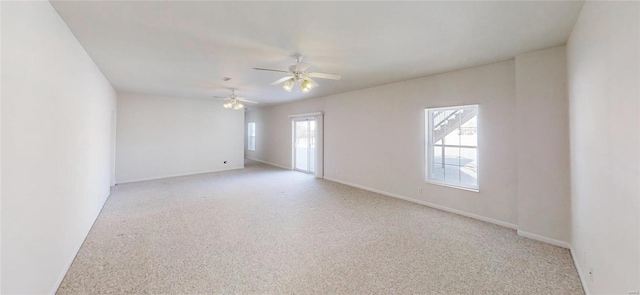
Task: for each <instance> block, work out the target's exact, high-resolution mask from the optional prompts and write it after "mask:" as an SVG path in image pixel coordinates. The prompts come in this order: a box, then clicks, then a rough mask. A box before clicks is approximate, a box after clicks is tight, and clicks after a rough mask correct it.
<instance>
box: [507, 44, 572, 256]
mask: <svg viewBox="0 0 640 295" xmlns="http://www.w3.org/2000/svg"><path fill="white" fill-rule="evenodd" d="M515 60H516V109H517V112H516V113H517V132H516V134H517V146H518V162H517V166H518V174H517V175H518V186H517V187H518V191H517V195H518V232H519V233H520V234H523V235H537V236H541V237H545V238H547V239H551V240H547V241H548V242H551V243H555V244H558V245H562V246H565V247H567V248H568V247H569V244H570V242H571V184H570V173H569V169H570V164H569V102H568V98H567V70H566V48H565V47H564V46H561V47H555V48H550V49H546V50H540V51H536V52H532V53H528V54H523V55H518V56H516V59H515Z"/></svg>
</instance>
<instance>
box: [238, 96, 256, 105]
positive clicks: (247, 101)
mask: <svg viewBox="0 0 640 295" xmlns="http://www.w3.org/2000/svg"><path fill="white" fill-rule="evenodd" d="M236 99H237V100H239V101H241V102H246V103H252V104H259V102H257V101H253V100H248V99H246V98H242V97H238V98H236Z"/></svg>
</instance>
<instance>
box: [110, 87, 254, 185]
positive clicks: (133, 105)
mask: <svg viewBox="0 0 640 295" xmlns="http://www.w3.org/2000/svg"><path fill="white" fill-rule="evenodd" d="M117 117H118V127H117V140H116V145H117V148H116V150H117V153H116V182H118V183H122V182H130V181H138V180H146V179H155V178H164V177H171V176H178V175H188V174H196V173H205V172H213V171H222V170H229V169H237V168H243V167H244V157H243V145H244V134H245V132H244V111H233V110H227V109H224V108H223V107H222V102H220V101H213V100H196V99H185V98H173V97H160V96H152V95H137V94H120V95H119V96H118V115H117ZM224 161H227V164H224V163H223V162H224Z"/></svg>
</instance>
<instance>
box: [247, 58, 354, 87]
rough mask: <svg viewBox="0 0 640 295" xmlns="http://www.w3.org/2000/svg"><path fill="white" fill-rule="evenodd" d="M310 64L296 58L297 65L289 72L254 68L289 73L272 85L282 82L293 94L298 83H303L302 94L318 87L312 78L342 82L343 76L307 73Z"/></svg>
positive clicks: (260, 69)
mask: <svg viewBox="0 0 640 295" xmlns="http://www.w3.org/2000/svg"><path fill="white" fill-rule="evenodd" d="M308 67H309V65H308V64H306V63H303V62H302V56H301V55H297V56H296V64H295V65H291V66H289V70H288V71H283V70H273V69H263V68H253V69H254V70H258V71H269V72H278V73H287V74H288V75H287V76H286V77H284V78H282V79H278V80H276V81H275V82H273V83H271V85H277V84H280V83H282V82H284V84H283V85H282V88H284V90H286V91H287V92H291V90H292V89H293V86H294V85H295V84H296V82H298V81H302V82H301V83H300V88H301V89H302V92H304V93H307V92H309V91H311V89H313V88H315V87H316V86H318V83H316V82H315V81H313V80H312V79H311V78H320V79H330V80H340V79H342V76H340V75H336V74H325V73H307V68H308Z"/></svg>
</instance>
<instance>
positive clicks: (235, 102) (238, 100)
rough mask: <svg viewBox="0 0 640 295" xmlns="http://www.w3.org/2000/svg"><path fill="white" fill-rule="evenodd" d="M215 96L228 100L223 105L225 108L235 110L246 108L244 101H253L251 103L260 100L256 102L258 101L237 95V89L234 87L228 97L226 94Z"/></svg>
mask: <svg viewBox="0 0 640 295" xmlns="http://www.w3.org/2000/svg"><path fill="white" fill-rule="evenodd" d="M213 98H216V99H224V100H226V101H227V103H225V104H223V105H222V106H223V107H224V108H225V109H234V110H239V109H242V108H244V105H243V104H242V102H244V103H251V104H258V102H256V101H252V100H248V99H246V98H242V97H238V96H237V95H236V89H234V88H231V94H229V96H226V97H225V96H214V97H213Z"/></svg>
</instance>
